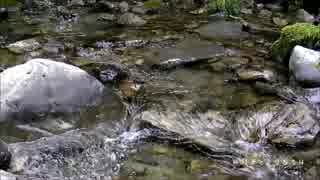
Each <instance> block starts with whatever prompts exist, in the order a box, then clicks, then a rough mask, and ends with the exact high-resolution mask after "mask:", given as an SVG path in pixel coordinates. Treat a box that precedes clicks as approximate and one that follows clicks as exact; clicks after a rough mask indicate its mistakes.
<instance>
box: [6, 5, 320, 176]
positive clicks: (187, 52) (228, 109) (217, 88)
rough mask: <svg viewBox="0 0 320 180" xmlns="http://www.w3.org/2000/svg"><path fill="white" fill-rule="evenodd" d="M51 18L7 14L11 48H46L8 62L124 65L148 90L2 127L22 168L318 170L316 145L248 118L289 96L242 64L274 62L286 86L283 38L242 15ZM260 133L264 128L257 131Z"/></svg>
mask: <svg viewBox="0 0 320 180" xmlns="http://www.w3.org/2000/svg"><path fill="white" fill-rule="evenodd" d="M48 14H50V13H48ZM48 14H42V15H41V14H40V15H37V14H35V15H30V16H25V17H24V19H22V17H20V16H19V15H16V16H12V17H11V18H10V19H9V21H3V22H0V29H1V32H2V36H1V37H2V39H3V41H2V39H0V44H2V45H5V44H8V43H10V42H15V41H17V40H22V39H26V38H30V37H33V38H36V39H38V40H39V41H40V42H41V43H42V44H43V45H44V46H43V50H38V51H36V52H33V54H32V53H30V54H25V55H16V54H13V53H10V52H9V51H8V50H6V49H5V48H3V49H0V63H1V66H0V68H2V69H5V68H8V67H10V66H13V65H16V64H20V63H22V62H24V61H25V60H27V59H30V58H33V57H44V58H51V59H54V60H58V61H64V62H68V63H74V62H75V61H76V60H77V59H79V58H80V59H81V58H82V59H85V60H89V61H99V62H101V61H103V62H117V63H122V64H124V65H125V66H127V67H128V69H130V74H131V76H132V79H131V80H132V81H133V82H134V83H135V85H137V86H138V85H139V87H140V86H141V87H143V88H141V89H142V90H141V92H140V91H139V92H138V93H136V94H134V97H133V98H131V99H130V100H128V97H126V92H125V91H124V90H123V88H121V87H122V86H121V85H119V86H117V85H114V86H111V88H110V90H108V92H106V94H108V96H107V98H106V99H105V100H104V101H103V103H102V104H101V105H99V106H97V107H93V108H89V109H84V110H83V111H82V112H80V113H74V114H67V115H63V116H61V115H52V116H50V117H44V118H43V119H42V120H39V121H36V122H30V121H29V120H26V122H19V123H17V122H9V123H2V124H1V126H0V129H1V130H0V136H1V139H2V140H4V141H6V142H8V143H11V144H10V148H11V149H12V151H13V155H14V156H13V157H14V158H13V164H14V166H13V167H12V168H11V170H10V172H12V173H13V174H16V175H18V176H19V177H20V178H22V179H50V180H51V179H52V180H53V179H70V180H71V179H74V180H76V179H77V180H78V179H79V180H80V179H81V180H82V179H83V180H87V179H96V180H102V179H106V180H109V179H110V180H111V179H112V180H129V179H130V180H131V179H137V180H138V179H139V180H150V179H155V180H158V179H159V180H160V179H170V180H171V179H172V180H180V179H181V180H189V179H190V180H193V179H201V180H202V179H203V180H205V179H207V180H226V179H228V180H231V179H234V180H235V179H237V180H240V179H303V178H304V177H305V175H304V173H303V172H304V171H306V170H308V169H309V168H310V167H313V166H314V164H315V162H313V160H315V159H313V160H312V159H311V160H310V161H309V162H304V161H303V160H305V159H307V157H308V155H310V154H316V153H318V154H319V150H317V149H316V148H315V149H313V148H312V147H310V149H308V151H307V152H306V153H305V154H303V153H304V152H303V151H300V150H299V149H294V150H292V149H290V148H280V149H278V148H276V147H274V146H271V145H270V144H269V143H267V142H265V140H264V139H263V138H260V139H259V138H258V137H259V133H258V128H257V126H258V125H257V124H255V123H258V121H251V120H250V118H249V117H250V115H248V114H250V112H251V111H253V112H255V110H252V109H255V108H257V109H259V108H260V107H269V106H271V107H274V106H275V107H277V106H282V105H281V104H282V103H283V102H282V100H281V99H280V98H279V97H278V96H275V95H273V94H261V93H258V92H257V91H256V89H255V88H254V83H253V82H252V81H238V79H237V78H238V76H237V71H238V70H239V69H244V70H248V69H249V70H252V69H254V70H261V69H268V70H271V71H272V72H274V74H275V75H274V76H275V77H276V78H275V80H274V81H275V82H276V83H281V84H287V82H288V79H287V73H288V72H287V70H286V67H284V66H283V65H281V64H279V63H278V62H274V61H271V60H270V59H269V58H268V54H267V52H268V48H269V47H270V43H271V42H272V41H273V40H274V38H275V37H272V36H271V37H270V35H269V34H268V35H265V34H255V35H252V34H248V33H244V32H242V31H241V29H240V28H241V25H239V23H237V22H233V21H225V20H221V18H209V19H208V18H207V17H202V16H193V15H189V14H182V15H181V16H180V17H179V18H176V17H174V16H172V15H170V14H169V15H162V16H161V17H157V16H156V17H152V18H150V19H149V20H148V22H149V23H148V24H147V25H145V26H143V27H119V26H115V25H112V24H110V23H105V22H98V21H97V17H98V16H99V14H97V13H94V12H88V11H86V10H83V11H81V12H79V16H76V17H73V18H69V19H67V20H61V19H49V18H48ZM28 18H29V19H28ZM250 18H251V19H253V20H255V21H253V22H257V20H256V19H254V17H250ZM250 18H249V19H250ZM258 22H259V21H258ZM260 23H261V24H257V25H260V26H263V27H265V28H266V29H268V28H269V29H272V30H273V28H274V27H273V26H271V25H269V24H265V22H260ZM262 23H263V24H262ZM198 27H200V28H198ZM216 54H223V55H221V56H219V57H218V59H211V60H209V61H206V62H204V63H196V64H193V65H191V66H186V67H177V68H173V69H168V70H159V69H155V68H153V67H154V66H153V65H154V64H159V63H161V62H164V61H166V60H169V59H175V58H180V59H187V58H191V57H192V58H198V59H201V58H207V57H213V56H214V55H216ZM75 64H76V63H75ZM132 93H135V92H132ZM129 94H130V92H129ZM268 113H272V108H270V110H269V111H267V112H266V113H265V114H263V113H261V114H260V116H259V115H257V116H258V117H256V118H257V119H263V118H266V119H267V118H268V117H269V114H268ZM252 129H256V131H257V134H255V135H254V134H252V133H251V134H250V133H248V132H249V131H251V130H252ZM55 134H59V136H54V135H55ZM41 137H46V138H44V139H40V140H39V138H41ZM29 141H30V142H29ZM317 157H318V158H319V155H318V156H317ZM315 168H316V170H319V166H315ZM311 169H312V168H311Z"/></svg>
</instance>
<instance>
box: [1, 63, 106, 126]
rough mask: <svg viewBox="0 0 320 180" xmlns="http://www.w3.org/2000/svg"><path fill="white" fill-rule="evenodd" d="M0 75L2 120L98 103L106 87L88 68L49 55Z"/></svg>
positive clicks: (24, 117) (77, 108)
mask: <svg viewBox="0 0 320 180" xmlns="http://www.w3.org/2000/svg"><path fill="white" fill-rule="evenodd" d="M0 78H1V86H0V88H1V109H0V121H5V120H9V119H24V120H30V118H33V117H37V116H38V115H39V114H41V113H59V112H74V111H79V109H80V108H81V107H83V106H87V105H94V104H96V103H97V102H98V100H99V98H100V97H101V96H102V94H103V91H104V86H103V85H102V84H101V83H100V82H99V81H98V80H97V79H95V78H94V77H92V76H90V75H89V74H88V73H86V72H85V71H83V70H81V69H79V68H77V67H75V66H72V65H68V64H65V63H60V62H55V61H51V60H47V59H33V60H30V61H28V62H27V63H25V64H22V65H18V66H15V67H12V68H9V69H6V70H5V71H3V72H2V73H1V74H0Z"/></svg>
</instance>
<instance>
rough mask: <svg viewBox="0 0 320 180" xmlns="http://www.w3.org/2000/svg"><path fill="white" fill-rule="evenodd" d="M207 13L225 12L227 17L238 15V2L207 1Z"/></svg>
mask: <svg viewBox="0 0 320 180" xmlns="http://www.w3.org/2000/svg"><path fill="white" fill-rule="evenodd" d="M208 12H209V13H216V12H225V13H226V14H228V15H239V13H240V0H209V1H208Z"/></svg>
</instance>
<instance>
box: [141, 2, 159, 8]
mask: <svg viewBox="0 0 320 180" xmlns="http://www.w3.org/2000/svg"><path fill="white" fill-rule="evenodd" d="M160 6H161V0H148V1H146V2H144V7H146V8H150V9H159V8H160Z"/></svg>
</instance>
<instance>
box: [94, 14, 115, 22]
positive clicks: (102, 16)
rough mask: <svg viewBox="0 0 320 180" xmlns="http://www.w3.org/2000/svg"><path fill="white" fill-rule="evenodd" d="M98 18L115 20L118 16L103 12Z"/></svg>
mask: <svg viewBox="0 0 320 180" xmlns="http://www.w3.org/2000/svg"><path fill="white" fill-rule="evenodd" d="M98 20H99V21H114V20H116V17H115V15H113V14H108V13H103V14H101V15H100V16H99V17H98Z"/></svg>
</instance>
